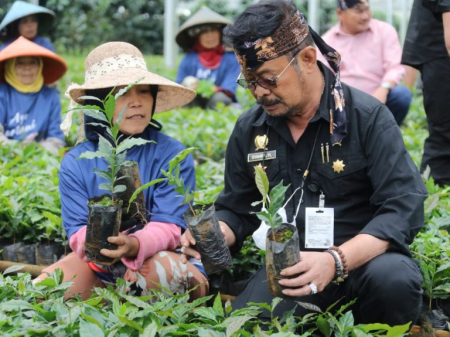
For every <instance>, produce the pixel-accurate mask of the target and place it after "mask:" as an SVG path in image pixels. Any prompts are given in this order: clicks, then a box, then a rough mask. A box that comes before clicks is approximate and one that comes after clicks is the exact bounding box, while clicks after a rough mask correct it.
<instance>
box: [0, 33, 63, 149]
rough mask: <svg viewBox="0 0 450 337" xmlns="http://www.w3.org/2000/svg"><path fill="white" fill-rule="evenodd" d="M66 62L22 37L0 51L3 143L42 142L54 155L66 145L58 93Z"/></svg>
mask: <svg viewBox="0 0 450 337" xmlns="http://www.w3.org/2000/svg"><path fill="white" fill-rule="evenodd" d="M66 70H67V65H66V62H65V61H64V60H63V59H62V58H61V57H59V56H58V55H56V54H55V53H53V52H52V51H50V50H48V49H46V48H43V47H41V46H39V45H37V44H36V43H33V42H31V41H29V40H27V39H26V38H24V37H20V38H19V39H17V40H16V41H14V42H13V43H11V44H10V45H9V46H8V47H6V48H5V49H3V50H2V51H1V52H0V141H2V142H8V141H9V140H11V139H13V140H17V141H24V142H33V141H35V142H39V143H40V144H41V145H42V146H44V147H45V148H46V149H48V150H49V151H52V152H57V150H58V149H60V148H61V147H63V146H64V135H63V133H62V131H61V129H60V127H59V126H60V124H61V115H60V114H61V103H60V100H59V94H58V91H57V90H55V89H53V88H49V87H48V86H47V84H50V83H53V82H55V81H57V80H58V79H60V78H61V77H62V76H63V75H64V73H65V72H66Z"/></svg>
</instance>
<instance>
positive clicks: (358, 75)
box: [319, 0, 412, 125]
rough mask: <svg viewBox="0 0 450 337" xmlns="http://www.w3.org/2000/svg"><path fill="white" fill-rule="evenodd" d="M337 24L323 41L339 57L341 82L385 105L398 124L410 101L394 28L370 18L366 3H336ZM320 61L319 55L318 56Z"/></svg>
mask: <svg viewBox="0 0 450 337" xmlns="http://www.w3.org/2000/svg"><path fill="white" fill-rule="evenodd" d="M337 15H338V18H339V23H338V24H337V25H335V26H334V27H332V28H331V29H330V30H328V31H327V32H326V33H325V34H324V35H323V36H322V38H323V40H324V41H325V42H326V43H327V44H329V45H330V46H331V47H333V48H334V49H336V50H337V51H338V52H339V54H341V57H342V61H341V80H342V82H344V83H346V84H348V85H351V86H353V87H355V88H358V89H359V90H362V91H364V92H366V93H368V94H370V95H372V96H374V97H375V98H378V100H380V101H381V102H382V103H385V104H386V106H387V107H388V108H389V110H390V111H391V112H392V114H393V115H394V118H395V121H396V122H397V124H398V125H401V124H402V122H403V120H404V119H405V116H406V114H407V113H408V110H409V106H410V104H411V100H412V93H411V90H410V89H408V88H407V87H406V86H403V85H400V81H401V80H402V79H403V77H404V75H405V67H404V66H403V65H401V64H400V59H401V55H402V47H401V45H400V41H399V39H398V34H397V32H396V31H395V28H394V27H393V26H391V25H390V24H388V23H386V22H383V21H379V20H376V19H373V18H372V13H371V10H370V6H369V2H368V1H367V0H337ZM319 59H320V60H321V61H324V58H323V57H322V56H319Z"/></svg>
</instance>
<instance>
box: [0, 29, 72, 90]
mask: <svg viewBox="0 0 450 337" xmlns="http://www.w3.org/2000/svg"><path fill="white" fill-rule="evenodd" d="M25 56H32V57H33V56H38V57H41V58H42V61H43V69H42V75H43V76H44V84H50V83H54V82H56V81H57V80H59V79H60V78H61V77H63V75H64V74H65V73H66V70H67V64H66V61H64V59H63V58H62V57H60V56H58V55H56V54H55V53H54V52H52V51H51V50H48V49H47V48H44V47H41V46H40V45H38V44H36V43H34V42H32V41H30V40H28V39H26V38H24V37H23V36H20V37H19V38H18V39H17V40H15V41H14V42H12V43H11V44H10V45H8V46H7V47H5V49H3V50H2V51H0V82H5V61H6V60H9V59H13V58H16V57H25Z"/></svg>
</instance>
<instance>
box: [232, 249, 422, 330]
mask: <svg viewBox="0 0 450 337" xmlns="http://www.w3.org/2000/svg"><path fill="white" fill-rule="evenodd" d="M300 256H301V254H300ZM355 298H357V301H356V303H355V304H354V305H353V307H352V308H351V310H352V312H353V316H354V318H355V324H359V323H385V324H389V325H391V326H392V325H400V324H406V323H408V322H412V323H413V324H414V323H415V322H416V320H417V318H418V317H419V314H420V309H421V305H422V276H421V274H420V270H419V267H418V266H417V264H416V263H415V261H414V260H413V259H411V258H409V257H407V256H405V255H403V254H398V253H385V254H382V255H380V256H378V257H376V258H374V259H373V260H371V261H369V262H368V263H366V264H365V265H363V266H361V267H360V268H357V269H355V270H353V271H351V272H350V274H349V276H348V278H347V279H346V280H345V281H344V282H343V283H340V284H333V283H330V284H329V285H328V286H327V287H326V288H325V289H324V291H322V292H319V293H317V294H315V295H309V296H304V297H295V298H286V299H284V300H283V301H282V302H281V303H280V304H279V305H278V306H277V307H276V308H275V311H274V315H275V316H278V317H282V316H283V313H285V312H287V311H289V310H292V309H293V308H295V315H296V316H302V317H303V316H305V315H306V314H307V313H310V312H311V311H308V310H307V309H305V308H303V307H301V306H299V305H297V302H296V301H299V302H306V303H311V304H315V305H317V306H318V307H319V308H320V309H321V310H322V311H325V310H326V309H327V308H328V307H330V306H331V305H332V304H334V303H336V302H338V301H339V300H340V302H339V304H338V305H336V306H335V307H334V309H336V310H338V309H339V308H340V307H341V305H342V304H344V303H348V302H350V301H352V300H353V299H355ZM272 299H273V297H272V295H271V294H270V293H269V290H268V286H267V275H266V268H265V267H264V268H261V269H260V270H259V271H258V272H257V273H256V274H255V275H254V276H253V277H252V278H251V279H250V280H249V282H248V283H247V285H246V286H245V288H244V291H243V292H242V293H241V294H240V295H239V296H238V297H236V299H235V300H234V301H233V303H232V307H233V310H236V309H240V308H244V307H245V306H246V305H247V303H249V302H256V303H261V302H264V303H268V304H269V305H270V303H271V302H272ZM261 318H262V319H270V314H269V312H268V311H264V312H263V313H262V314H261Z"/></svg>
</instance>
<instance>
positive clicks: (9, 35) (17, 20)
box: [0, 1, 55, 51]
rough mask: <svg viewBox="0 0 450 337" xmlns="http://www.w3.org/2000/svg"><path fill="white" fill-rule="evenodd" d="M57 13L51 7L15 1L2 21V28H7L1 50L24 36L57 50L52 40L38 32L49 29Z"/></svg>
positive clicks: (0, 28) (0, 25) (0, 24)
mask: <svg viewBox="0 0 450 337" xmlns="http://www.w3.org/2000/svg"><path fill="white" fill-rule="evenodd" d="M54 16H55V13H54V12H53V11H51V10H50V9H47V8H45V7H42V6H38V5H34V4H31V3H28V2H25V1H16V2H14V3H13V5H12V6H11V8H10V9H9V11H8V13H6V15H5V17H4V18H3V20H2V22H1V23H0V30H3V29H4V30H5V33H6V34H5V37H6V39H7V40H6V42H5V43H3V44H2V45H1V46H0V50H2V49H4V48H5V47H6V46H8V45H9V44H11V43H12V42H13V41H15V40H16V39H17V38H18V37H19V36H23V37H25V38H27V39H28V40H30V41H33V42H34V43H37V44H38V45H40V46H42V47H44V48H47V49H50V50H51V51H55V49H54V48H53V45H52V44H51V42H50V41H49V40H48V39H46V38H45V37H42V36H40V35H38V34H42V33H44V32H45V31H47V30H49V29H50V27H51V26H52V23H53V18H54Z"/></svg>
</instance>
